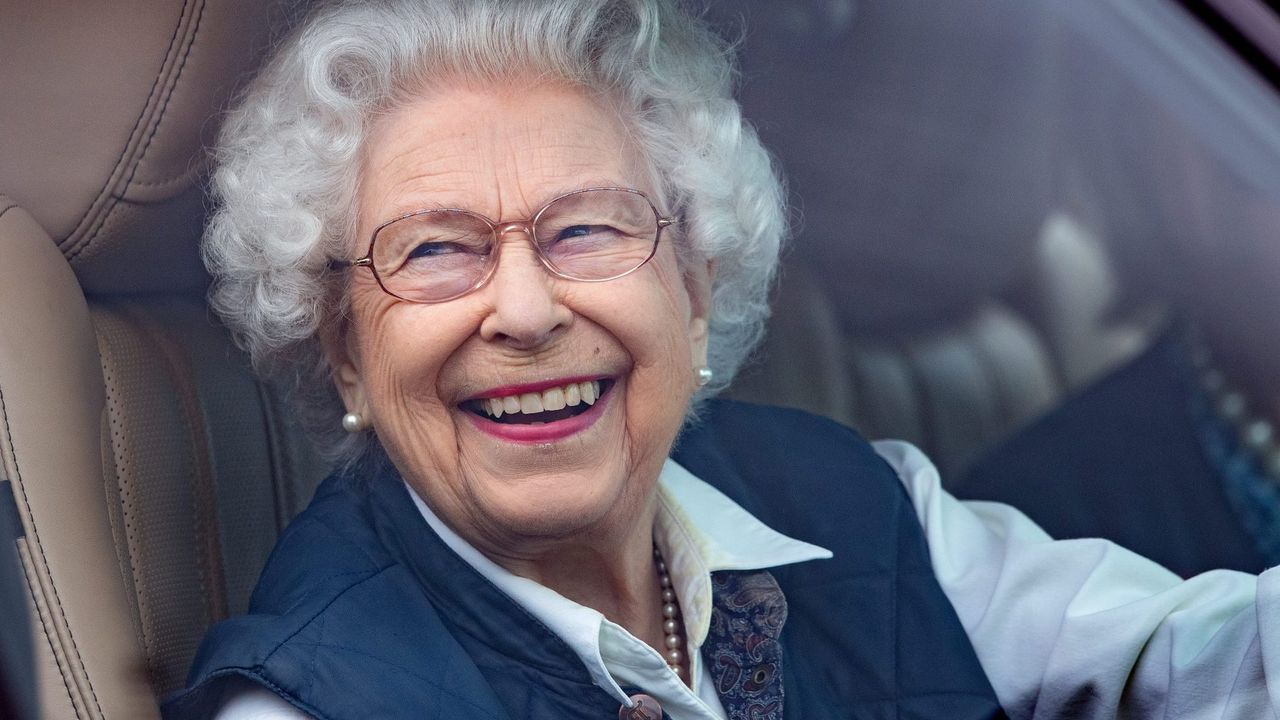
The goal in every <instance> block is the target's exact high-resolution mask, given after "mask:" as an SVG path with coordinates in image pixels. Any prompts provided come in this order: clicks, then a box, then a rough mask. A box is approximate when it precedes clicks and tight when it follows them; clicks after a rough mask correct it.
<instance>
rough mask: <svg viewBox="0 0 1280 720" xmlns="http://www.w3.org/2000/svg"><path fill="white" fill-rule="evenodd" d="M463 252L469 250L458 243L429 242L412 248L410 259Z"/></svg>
mask: <svg viewBox="0 0 1280 720" xmlns="http://www.w3.org/2000/svg"><path fill="white" fill-rule="evenodd" d="M461 252H467V249H466V248H464V247H462V246H461V245H459V244H457V243H451V242H427V243H422V244H420V245H418V246H417V247H415V248H413V249H412V250H410V251H409V255H408V259H410V260H413V259H415V258H431V257H440V256H442V255H452V254H454V253H461Z"/></svg>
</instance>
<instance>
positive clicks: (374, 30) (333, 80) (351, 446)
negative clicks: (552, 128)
mask: <svg viewBox="0 0 1280 720" xmlns="http://www.w3.org/2000/svg"><path fill="white" fill-rule="evenodd" d="M530 76H535V77H539V78H554V79H558V80H561V81H567V82H569V83H573V84H575V85H577V86H579V87H583V88H584V89H586V90H587V91H589V92H592V93H597V94H600V95H602V96H604V97H607V98H609V99H610V100H611V101H612V102H613V103H615V104H616V105H617V106H618V107H619V108H620V109H621V110H622V111H623V116H624V118H626V122H628V124H629V128H628V130H629V132H630V134H631V137H632V138H633V139H634V142H636V144H637V147H638V149H639V150H640V152H641V153H642V156H643V157H645V158H647V160H648V162H649V164H650V166H651V170H652V172H653V175H654V177H655V178H657V180H658V182H659V188H658V190H659V194H660V198H661V201H660V204H661V205H663V206H664V207H665V209H666V210H668V211H670V212H673V213H674V214H676V215H678V216H680V217H681V218H682V222H681V224H680V225H679V226H678V227H679V228H680V229H681V232H680V233H678V234H677V242H676V245H677V253H678V257H680V259H681V262H683V263H688V262H690V261H693V260H695V259H700V260H703V261H705V260H706V259H714V260H715V261H716V263H717V273H716V278H715V283H714V287H713V291H712V312H711V322H710V341H709V362H710V365H711V368H712V369H713V371H714V373H715V375H714V380H713V382H712V383H710V384H709V385H707V386H706V387H704V388H703V389H702V390H701V391H700V394H699V396H698V398H696V399H701V398H704V397H707V396H709V395H711V394H714V393H716V392H718V391H719V390H721V389H723V388H724V387H725V386H726V385H728V384H729V382H730V381H731V380H732V379H733V376H734V374H735V372H736V371H737V369H738V367H739V366H740V365H741V364H742V362H743V360H744V359H745V358H746V356H747V355H748V353H749V352H750V351H751V349H752V348H753V347H754V346H755V344H756V343H757V342H758V341H759V339H760V337H761V335H762V334H763V327H764V321H765V319H766V318H767V316H768V312H769V309H768V297H769V290H770V287H771V283H772V279H773V277H774V274H775V271H776V267H777V262H778V255H779V250H780V246H781V243H782V240H783V238H784V236H785V234H786V212H785V207H784V192H783V188H782V184H781V180H780V178H779V176H778V174H777V172H776V171H775V167H774V164H773V162H772V160H771V158H770V156H769V154H768V153H767V152H766V151H765V149H764V148H763V147H762V146H761V144H760V142H759V140H758V138H757V136H756V133H755V132H754V130H753V129H752V127H751V126H750V125H749V124H748V123H747V122H746V121H744V119H743V118H742V114H741V110H740V108H739V106H738V103H737V102H736V101H735V100H734V99H733V96H732V89H733V82H734V77H735V75H734V66H733V59H732V51H731V48H730V46H729V45H728V44H727V43H726V42H725V41H724V40H723V39H721V38H720V37H719V36H718V35H717V34H716V33H715V32H713V30H712V29H711V28H710V27H709V26H708V25H707V24H706V23H705V22H704V21H702V20H701V19H700V18H699V17H697V16H695V15H694V14H692V13H691V12H689V11H688V10H687V9H686V8H684V7H682V6H681V5H680V4H679V0H354V1H347V2H337V3H331V4H325V5H322V6H320V7H318V8H317V9H316V10H315V11H313V12H311V13H310V14H309V15H308V17H307V18H306V19H305V20H304V21H303V22H302V23H301V24H300V25H299V27H298V28H297V29H296V30H295V31H294V32H293V33H292V34H291V35H290V36H289V37H288V38H287V39H285V40H284V42H283V43H282V44H281V45H280V47H279V48H278V49H277V51H276V52H275V54H274V56H273V58H272V59H271V61H270V62H269V63H268V64H267V65H266V66H265V68H264V69H263V70H262V71H261V73H260V74H259V75H258V76H257V77H256V78H255V80H254V81H253V82H252V83H251V84H250V85H249V86H248V87H247V88H246V90H245V92H244V93H243V94H242V96H241V97H240V98H239V100H238V101H237V103H236V104H235V106H234V107H233V108H232V109H231V111H230V112H229V113H228V115H227V117H226V119H225V121H224V123H223V125H222V128H221V131H220V135H219V139H218V143H217V147H216V148H215V150H214V159H215V165H216V170H215V173H214V175H213V178H212V194H213V199H214V202H215V205H214V211H213V213H212V217H211V220H210V223H209V226H208V229H207V231H206V233H205V238H204V259H205V263H206V265H207V266H208V268H209V270H210V272H211V273H212V275H213V278H214V284H213V287H212V290H211V292H210V304H211V305H212V307H213V308H214V310H215V311H216V312H217V313H219V314H220V315H221V317H222V318H223V319H224V321H225V322H226V324H227V326H228V327H229V328H230V329H231V331H232V333H233V334H234V336H235V337H236V339H237V341H238V342H239V343H240V345H241V346H242V347H243V348H244V349H245V350H246V351H247V352H248V353H249V355H250V357H251V358H252V360H253V362H254V365H255V367H256V368H258V370H259V371H260V372H261V373H263V374H266V375H271V376H276V377H281V378H283V379H284V380H285V382H287V383H288V384H289V386H290V387H291V390H292V392H293V396H294V400H295V401H296V403H297V405H298V407H299V411H300V415H299V416H300V417H301V418H302V419H303V421H304V424H305V425H306V426H307V428H308V429H309V430H310V431H311V432H312V434H313V437H314V439H315V440H316V441H317V445H318V447H319V449H320V450H321V452H322V454H324V455H326V456H327V457H328V458H329V459H330V460H334V461H336V462H338V463H343V462H350V461H353V460H354V459H356V458H358V457H360V456H361V455H362V453H363V452H364V451H365V450H367V449H368V448H369V447H370V446H371V444H372V443H373V442H374V441H375V439H374V438H373V437H372V434H371V433H357V434H350V435H349V434H346V433H344V432H343V431H342V430H341V428H340V423H339V418H340V416H341V415H342V414H343V412H344V410H343V406H342V403H341V400H340V399H339V397H338V395H337V392H336V390H335V388H334V385H333V381H332V377H331V369H330V368H329V366H328V364H327V361H326V358H325V354H324V352H323V351H322V346H321V342H320V337H321V333H322V332H325V331H335V330H334V327H333V324H334V323H335V322H340V319H341V318H342V317H344V314H345V311H346V287H345V284H346V278H347V277H349V275H348V274H344V273H334V272H332V271H331V270H330V261H331V259H333V258H345V257H347V256H348V255H349V254H350V248H351V247H352V245H353V242H352V234H353V232H354V224H355V218H356V204H355V196H356V188H357V185H358V183H359V181H360V179H359V177H358V169H359V161H360V157H361V152H362V146H363V144H364V143H365V141H366V137H367V132H368V130H369V128H370V125H371V122H372V121H373V120H374V119H375V118H376V117H377V116H378V115H379V114H381V113H386V112H389V111H392V110H394V109H395V108H397V107H398V106H399V105H401V104H403V103H407V102H409V101H411V100H413V99H414V98H415V97H416V96H420V95H421V93H422V92H423V91H424V90H425V89H426V88H429V87H431V86H432V84H433V83H441V82H444V83H447V82H449V80H450V79H451V78H453V79H464V80H467V81H495V82H498V81H502V80H506V79H513V80H514V79H519V78H528V77H530ZM336 331H340V330H336ZM695 407H696V402H695Z"/></svg>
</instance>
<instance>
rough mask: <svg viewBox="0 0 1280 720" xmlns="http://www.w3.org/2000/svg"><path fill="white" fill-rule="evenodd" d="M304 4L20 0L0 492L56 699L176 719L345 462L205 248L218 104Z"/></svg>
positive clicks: (2, 351) (47, 688)
mask: <svg viewBox="0 0 1280 720" xmlns="http://www.w3.org/2000/svg"><path fill="white" fill-rule="evenodd" d="M282 7H283V4H282V3H247V2H218V1H214V0H206V1H201V0H127V1H126V2H121V3H90V4H84V3H76V2H72V1H70V0H55V1H53V2H43V3H34V2H31V3H23V4H22V5H21V6H20V7H15V6H14V5H12V4H11V5H6V6H5V7H4V8H3V9H0V68H3V70H0V97H2V98H4V102H0V128H2V130H0V193H4V196H3V198H0V252H2V253H3V260H2V261H0V504H3V505H5V506H6V508H5V509H8V510H10V511H12V512H13V513H14V514H15V515H16V516H17V518H18V519H19V521H20V525H21V536H20V537H18V538H17V539H16V541H15V544H16V547H17V548H18V551H19V555H20V557H21V560H22V565H23V571H24V574H25V579H26V582H27V585H28V589H29V591H30V592H29V596H30V598H31V605H32V607H31V610H32V617H33V624H34V625H35V628H36V635H37V637H36V643H35V647H36V653H37V657H36V658H35V660H36V662H37V670H38V676H39V684H40V702H41V705H42V709H43V715H44V716H45V717H49V718H64V717H77V718H130V719H132V718H147V717H158V706H157V702H156V699H157V697H159V696H161V695H163V694H164V693H166V692H168V691H171V690H173V689H175V688H177V687H179V686H180V685H181V684H182V682H183V679H184V675H185V672H186V669H187V667H188V665H189V664H190V660H191V657H192V655H193V654H194V652H195V649H196V646H197V644H198V642H199V640H200V638H201V637H202V636H203V634H204V632H205V630H206V628H207V627H208V626H209V625H210V624H211V623H213V622H215V621H217V620H219V619H221V618H223V617H226V616H227V615H228V614H230V613H234V612H241V611H243V610H244V609H245V607H246V606H247V603H248V595H249V592H250V589H251V588H252V585H253V583H254V580H255V579H256V577H257V574H258V572H259V570H260V568H261V565H262V563H263V562H264V561H265V558H266V554H267V552H268V551H269V550H270V548H271V547H272V545H273V544H274V542H275V538H276V535H277V534H278V532H279V530H280V529H281V528H282V527H283V525H284V523H285V522H286V521H287V519H288V518H289V517H291V516H292V514H294V513H295V512H296V511H297V510H298V509H299V508H300V506H301V505H302V504H303V503H305V501H306V500H307V499H308V498H309V496H310V492H311V489H312V488H313V487H314V485H315V483H316V482H318V480H319V479H320V478H321V476H322V475H323V473H324V468H323V467H322V466H321V465H320V464H319V463H318V462H316V461H315V460H314V459H313V457H312V456H311V454H310V452H309V450H308V449H307V444H306V441H305V440H304V439H303V438H302V436H301V433H300V431H299V429H298V428H297V427H295V426H294V425H293V424H292V423H291V421H290V415H289V413H288V412H287V411H286V410H285V409H284V402H285V401H284V398H283V397H281V393H280V392H279V391H278V390H277V389H276V388H274V387H272V386H270V385H267V384H264V383H262V382H260V381H258V380H257V379H256V378H255V377H254V376H253V374H252V373H251V371H250V368H249V367H248V364H247V361H246V359H245V358H244V357H243V355H242V354H241V353H239V352H238V351H237V350H236V349H235V348H234V346H233V344H232V343H231V341H230V339H229V337H228V335H227V333H226V332H225V330H223V329H222V328H221V327H219V326H218V325H217V324H216V322H215V321H214V320H213V319H212V318H211V317H210V316H209V314H208V312H207V310H206V309H205V304H204V299H203V296H204V291H205V286H206V284H207V278H206V276H205V274H204V272H203V270H202V268H201V265H200V261H199V254H198V246H197V241H198V237H199V233H200V230H201V227H202V226H203V219H204V214H203V199H202V188H201V182H202V179H203V177H204V174H205V172H206V170H207V162H206V158H205V152H204V148H205V146H206V144H207V143H208V142H209V140H210V138H211V137H212V132H213V131H214V130H215V129H216V116H217V111H218V109H219V108H220V107H221V106H222V105H223V104H224V103H225V102H226V101H227V99H228V97H229V96H230V95H231V94H232V93H233V92H234V91H235V89H236V87H237V84H238V83H239V82H240V81H241V79H242V77H243V76H244V75H245V74H246V73H247V72H248V71H250V70H251V69H252V67H253V66H254V64H255V63H256V62H257V60H258V58H260V57H261V51H262V50H263V49H264V47H265V46H266V44H267V42H268V41H269V39H270V36H271V33H272V32H273V28H276V29H278V28H279V27H280V25H281V23H282V21H283V15H284V10H283V9H282Z"/></svg>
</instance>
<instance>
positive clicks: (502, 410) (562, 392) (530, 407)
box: [459, 379, 614, 425]
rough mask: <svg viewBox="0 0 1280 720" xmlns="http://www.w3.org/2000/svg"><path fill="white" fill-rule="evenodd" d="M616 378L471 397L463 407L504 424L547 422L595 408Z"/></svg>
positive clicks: (462, 404) (565, 418)
mask: <svg viewBox="0 0 1280 720" xmlns="http://www.w3.org/2000/svg"><path fill="white" fill-rule="evenodd" d="M613 384H614V381H613V380H609V379H602V380H583V381H582V382H572V383H566V384H564V385H560V386H557V387H551V388H547V389H546V390H543V391H541V392H529V393H518V394H514V395H503V396H498V397H487V398H477V399H475V400H467V401H465V402H463V403H461V405H460V406H459V407H461V408H462V409H463V410H466V411H467V412H470V413H473V414H475V415H479V416H480V417H482V418H484V419H486V420H489V421H491V422H496V423H499V424H502V425H545V424H547V423H553V422H557V421H559V420H567V419H569V418H571V417H576V416H578V415H581V414H582V413H585V412H586V411H588V410H590V409H591V406H592V405H595V404H596V402H597V401H598V400H599V399H600V398H601V397H603V396H604V395H605V394H606V393H608V392H609V390H611V389H612V388H613Z"/></svg>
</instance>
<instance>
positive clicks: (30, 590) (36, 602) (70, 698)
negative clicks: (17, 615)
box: [22, 567, 76, 708]
mask: <svg viewBox="0 0 1280 720" xmlns="http://www.w3.org/2000/svg"><path fill="white" fill-rule="evenodd" d="M22 574H23V575H24V576H25V575H26V567H23V569H22ZM32 580H33V578H30V577H28V578H27V594H28V595H30V596H31V604H32V606H33V607H35V608H37V612H39V610H38V608H39V607H40V599H39V598H38V597H36V586H35V583H34V582H32ZM43 635H44V640H45V642H46V643H47V644H48V645H49V652H50V653H52V654H53V661H54V662H55V663H58V651H57V649H55V648H54V647H53V635H52V634H50V633H48V632H45V633H43ZM58 665H59V667H58V669H59V670H61V669H62V667H61V665H62V663H58ZM62 688H63V689H64V690H66V691H67V702H69V703H71V707H72V708H74V707H75V706H76V698H75V695H74V694H73V693H72V692H71V684H70V683H69V682H67V676H66V675H65V674H63V676H62Z"/></svg>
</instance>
